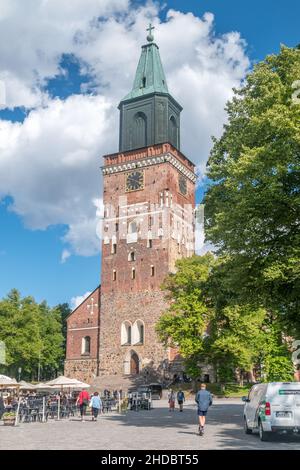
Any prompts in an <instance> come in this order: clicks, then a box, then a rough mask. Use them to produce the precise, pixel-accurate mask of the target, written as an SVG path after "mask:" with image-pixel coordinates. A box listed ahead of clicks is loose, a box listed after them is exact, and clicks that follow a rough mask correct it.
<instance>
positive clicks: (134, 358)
mask: <svg viewBox="0 0 300 470" xmlns="http://www.w3.org/2000/svg"><path fill="white" fill-rule="evenodd" d="M139 372H140V361H139V356H138V355H137V354H136V353H132V355H131V359H130V374H131V375H137V374H139Z"/></svg>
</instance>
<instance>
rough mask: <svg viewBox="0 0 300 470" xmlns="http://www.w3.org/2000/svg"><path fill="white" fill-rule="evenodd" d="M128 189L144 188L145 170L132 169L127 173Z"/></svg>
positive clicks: (126, 186)
mask: <svg viewBox="0 0 300 470" xmlns="http://www.w3.org/2000/svg"><path fill="white" fill-rule="evenodd" d="M125 188H126V191H127V192H128V191H137V190H138V189H143V188H144V172H143V171H140V170H135V171H131V172H130V173H127V175H126V183H125Z"/></svg>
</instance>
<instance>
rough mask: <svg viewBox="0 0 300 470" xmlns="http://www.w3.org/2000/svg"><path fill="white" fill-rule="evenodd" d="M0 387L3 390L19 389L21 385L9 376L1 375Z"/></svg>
mask: <svg viewBox="0 0 300 470" xmlns="http://www.w3.org/2000/svg"><path fill="white" fill-rule="evenodd" d="M0 387H1V388H18V387H20V384H18V382H17V381H16V380H15V379H11V378H10V377H7V375H0Z"/></svg>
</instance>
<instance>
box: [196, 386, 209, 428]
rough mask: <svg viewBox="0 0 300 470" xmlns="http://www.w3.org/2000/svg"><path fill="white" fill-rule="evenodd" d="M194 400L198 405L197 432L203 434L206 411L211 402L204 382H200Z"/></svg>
mask: <svg viewBox="0 0 300 470" xmlns="http://www.w3.org/2000/svg"><path fill="white" fill-rule="evenodd" d="M195 401H196V403H197V405H198V407H197V408H198V417H199V434H200V436H203V434H204V426H205V421H206V415H207V411H208V408H209V407H210V406H211V405H212V402H213V400H212V396H211V394H210V392H208V391H207V390H206V384H201V386H200V390H199V391H198V392H197V394H196V397H195Z"/></svg>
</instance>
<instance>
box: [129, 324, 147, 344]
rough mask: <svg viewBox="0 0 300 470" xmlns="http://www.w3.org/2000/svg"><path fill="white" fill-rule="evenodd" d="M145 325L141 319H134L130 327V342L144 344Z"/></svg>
mask: <svg viewBox="0 0 300 470" xmlns="http://www.w3.org/2000/svg"><path fill="white" fill-rule="evenodd" d="M144 335H145V326H144V322H143V321H142V320H136V322H135V323H134V325H133V327H132V344H144Z"/></svg>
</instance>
